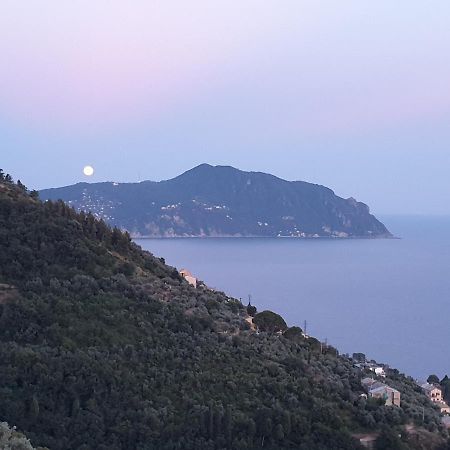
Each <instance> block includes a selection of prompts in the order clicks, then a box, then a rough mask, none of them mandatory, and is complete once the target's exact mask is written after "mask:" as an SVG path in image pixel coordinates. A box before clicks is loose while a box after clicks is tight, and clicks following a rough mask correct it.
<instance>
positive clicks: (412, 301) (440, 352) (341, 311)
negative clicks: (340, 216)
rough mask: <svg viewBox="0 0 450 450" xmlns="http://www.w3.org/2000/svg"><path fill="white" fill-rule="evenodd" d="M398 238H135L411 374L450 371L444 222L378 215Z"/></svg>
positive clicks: (333, 340)
mask: <svg viewBox="0 0 450 450" xmlns="http://www.w3.org/2000/svg"><path fill="white" fill-rule="evenodd" d="M382 219H383V220H384V222H385V224H386V225H387V226H388V228H389V229H390V230H391V232H393V233H394V234H395V235H397V236H401V237H402V239H401V240H295V239H242V238H240V239H232V238H226V239H161V240H158V239H148V240H142V239H141V240H137V242H138V243H139V244H140V245H141V246H142V247H143V248H145V249H147V250H150V251H151V252H153V253H154V254H155V255H157V256H163V257H164V258H165V259H166V261H167V263H168V264H171V265H174V266H176V267H178V268H184V267H185V268H188V269H189V270H190V271H191V272H193V273H194V275H196V276H197V277H198V278H200V279H202V280H204V281H205V282H206V283H207V284H208V285H209V286H211V287H214V288H217V289H220V290H223V291H225V292H226V293H228V294H230V295H232V296H235V297H237V298H239V297H241V298H242V299H243V301H244V302H246V301H247V296H248V294H251V295H252V299H253V301H252V303H253V304H255V306H257V308H258V310H260V311H261V310H264V309H271V310H274V311H276V312H278V313H280V314H281V315H282V316H283V317H284V318H285V319H286V321H287V322H288V324H289V325H294V324H295V325H299V326H301V327H303V324H304V321H305V320H306V321H307V324H308V325H307V331H308V333H309V334H311V335H313V336H316V337H318V338H321V339H325V338H326V339H328V342H329V343H330V344H332V345H334V346H335V347H337V348H338V349H339V350H340V351H341V352H344V353H345V352H349V353H352V352H359V351H361V352H364V353H366V355H367V356H368V357H371V358H374V359H376V360H377V361H379V362H385V363H388V364H390V365H391V366H392V367H396V368H398V369H399V370H401V371H404V372H406V373H408V374H410V375H413V376H415V377H425V376H428V375H429V374H430V373H436V374H437V375H439V376H443V375H444V374H446V373H449V375H450V352H449V349H448V346H449V343H450V232H449V231H450V218H424V217H384V218H382Z"/></svg>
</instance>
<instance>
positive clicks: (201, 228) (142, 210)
mask: <svg viewBox="0 0 450 450" xmlns="http://www.w3.org/2000/svg"><path fill="white" fill-rule="evenodd" d="M40 196H41V198H42V199H43V200H47V199H48V200H57V199H62V200H64V201H66V202H67V203H69V204H70V205H72V206H74V207H75V208H76V209H77V210H84V211H91V212H92V213H93V214H94V215H95V216H96V217H98V218H102V219H104V220H106V221H107V222H108V223H110V224H111V225H114V226H117V227H119V228H122V229H125V230H128V231H129V232H130V233H131V234H132V235H133V236H142V237H144V236H146V237H175V236H186V237H188V236H201V237H203V236H261V237H276V236H280V237H281V236H282V237H304V238H308V237H339V238H347V237H366V238H367V237H391V234H390V233H389V231H388V230H387V229H386V227H385V226H384V225H383V224H382V223H381V222H380V221H378V220H377V219H376V218H375V217H374V216H373V215H371V214H370V212H369V208H368V206H367V205H365V204H364V203H360V202H357V201H356V200H354V199H353V198H349V199H343V198H341V197H338V196H337V195H335V194H334V192H333V191H332V190H331V189H328V188H326V187H324V186H320V185H316V184H311V183H306V182H303V181H292V182H291V181H285V180H282V179H280V178H277V177H275V176H273V175H268V174H265V173H259V172H243V171H240V170H237V169H234V168H233V167H223V166H217V167H213V166H210V165H208V164H202V165H200V166H198V167H195V168H194V169H191V170H189V171H188V172H185V173H184V174H182V175H180V176H178V177H176V178H173V179H171V180H167V181H161V182H152V181H144V182H141V183H122V184H119V183H95V184H88V183H78V184H75V185H73V186H67V187H62V188H56V189H46V190H43V191H41V192H40Z"/></svg>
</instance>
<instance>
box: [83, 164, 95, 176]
mask: <svg viewBox="0 0 450 450" xmlns="http://www.w3.org/2000/svg"><path fill="white" fill-rule="evenodd" d="M83 173H84V174H85V175H86V176H87V177H90V176H92V175H94V168H93V167H92V166H85V167H84V169H83Z"/></svg>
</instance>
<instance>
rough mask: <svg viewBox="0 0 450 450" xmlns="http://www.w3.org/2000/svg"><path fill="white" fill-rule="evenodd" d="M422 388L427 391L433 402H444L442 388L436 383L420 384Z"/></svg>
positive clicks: (426, 393)
mask: <svg viewBox="0 0 450 450" xmlns="http://www.w3.org/2000/svg"><path fill="white" fill-rule="evenodd" d="M420 387H421V388H422V390H423V391H424V392H425V395H426V396H427V397H428V398H429V399H430V400H431V401H432V402H433V403H442V402H443V399H442V389H441V388H440V387H439V386H436V385H435V384H430V383H423V384H421V385H420Z"/></svg>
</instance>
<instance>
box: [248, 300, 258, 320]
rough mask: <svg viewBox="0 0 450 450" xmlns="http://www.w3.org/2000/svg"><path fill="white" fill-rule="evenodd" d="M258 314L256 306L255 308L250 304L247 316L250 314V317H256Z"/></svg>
mask: <svg viewBox="0 0 450 450" xmlns="http://www.w3.org/2000/svg"><path fill="white" fill-rule="evenodd" d="M256 312H257V309H256V306H253V305H252V304H251V303H250V302H248V305H247V314H248V315H249V316H252V317H254V316H255V314H256Z"/></svg>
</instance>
